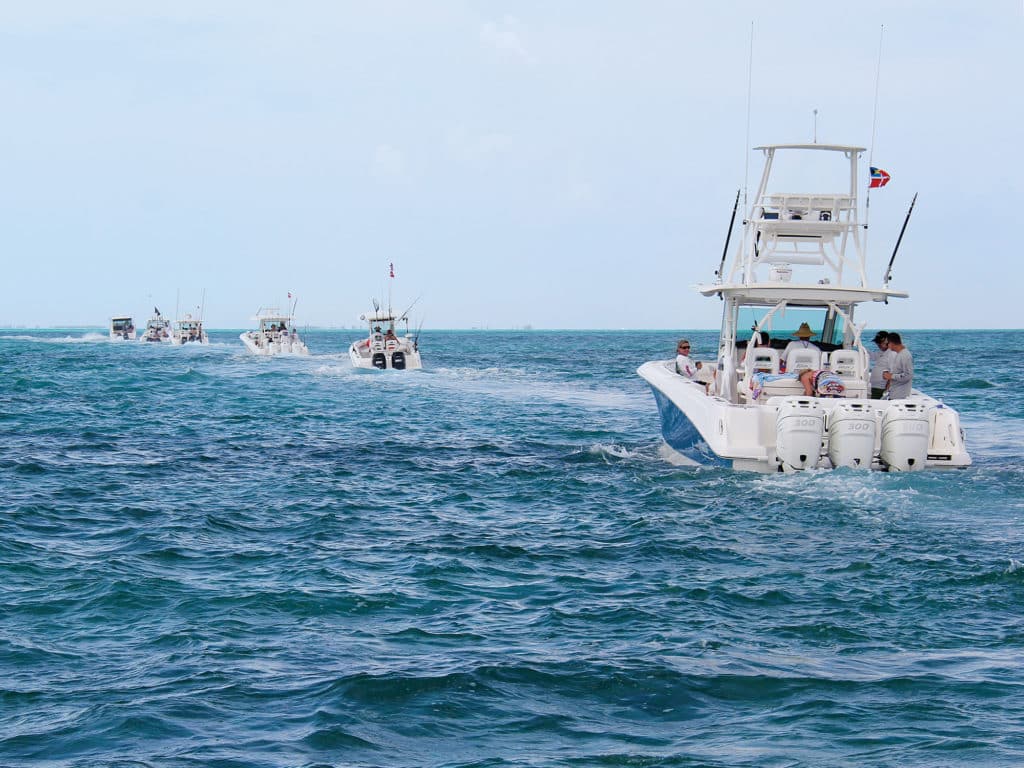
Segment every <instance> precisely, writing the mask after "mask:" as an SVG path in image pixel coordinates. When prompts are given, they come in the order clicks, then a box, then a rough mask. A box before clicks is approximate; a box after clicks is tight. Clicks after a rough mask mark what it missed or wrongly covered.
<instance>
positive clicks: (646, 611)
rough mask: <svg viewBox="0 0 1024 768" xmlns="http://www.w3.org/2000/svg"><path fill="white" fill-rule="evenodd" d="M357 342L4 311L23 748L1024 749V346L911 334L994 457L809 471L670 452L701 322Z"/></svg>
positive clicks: (1007, 761) (785, 761)
mask: <svg viewBox="0 0 1024 768" xmlns="http://www.w3.org/2000/svg"><path fill="white" fill-rule="evenodd" d="M354 335H355V332H326V331H325V332H312V333H311V334H310V335H309V337H308V339H309V346H310V349H311V351H312V352H313V353H314V354H313V356H312V357H310V358H308V359H271V360H266V359H257V358H254V357H249V356H247V355H245V354H244V350H243V348H242V346H241V343H240V342H239V341H238V339H237V333H229V332H221V333H218V332H214V333H213V334H212V340H213V341H214V344H213V345H212V346H210V347H209V348H205V349H204V348H188V347H186V348H167V347H154V346H147V345H143V344H135V345H133V344H124V343H121V344H117V343H109V342H107V341H105V340H104V339H103V338H102V337H101V336H100V335H99V334H84V333H83V332H81V331H71V332H68V331H53V332H42V331H6V332H3V333H0V393H2V398H0V596H2V614H0V765H4V766H246V767H249V766H275V767H276V766H340V765H346V766H348V765H353V766H541V765H543V766H552V765H554V766H625V765H629V766H662V765H664V766H691V765H693V766H696V765H707V766H818V765H828V766H836V765H871V766H945V765H986V766H988V765H1007V766H1008V765H1020V764H1022V763H1024V618H1022V615H1024V534H1022V530H1024V528H1022V525H1021V523H1022V520H1024V460H1022V453H1024V439H1022V438H1024V405H1022V404H1021V392H1022V385H1024V369H1022V364H1021V362H1020V357H1019V355H1016V354H1013V355H1007V354H1006V352H1007V350H1014V349H1016V348H1017V347H1018V346H1019V344H1018V336H1019V334H1018V333H1015V332H1001V333H998V332H997V333H990V332H986V333H985V334H977V333H956V332H927V333H925V332H916V333H914V332H911V333H908V334H906V336H905V340H906V341H907V342H908V344H909V346H910V347H911V349H912V350H913V352H914V354H915V359H916V365H917V377H916V383H917V384H919V385H921V386H922V387H923V388H925V389H926V390H927V391H929V392H930V393H931V394H934V395H936V396H939V397H943V398H945V399H946V400H947V402H949V403H950V404H952V405H954V406H955V407H957V408H959V409H960V410H961V413H962V416H963V421H964V424H965V426H966V428H967V431H968V443H969V448H970V450H971V451H972V453H973V456H974V460H975V464H974V466H973V467H972V468H970V469H968V470H965V471H961V472H955V473H949V474H936V473H927V474H914V475H905V474H904V475H885V474H879V473H874V474H862V473H853V472H845V471H838V472H834V473H828V472H821V473H808V474H803V475H794V476H762V475H752V474H738V473H734V472H732V471H730V470H725V469H720V468H703V467H694V466H691V465H689V464H686V463H685V462H683V461H682V460H681V458H680V457H678V455H677V454H673V453H672V452H670V451H669V450H668V449H667V448H665V447H664V445H663V443H662V441H661V439H660V435H659V432H658V430H659V422H658V415H657V411H656V408H655V405H654V401H653V398H652V397H651V395H650V393H649V391H648V390H647V389H646V385H645V384H644V383H643V382H642V381H641V380H640V379H639V378H638V377H637V376H636V375H635V369H636V367H637V365H639V364H640V363H642V362H644V361H645V360H648V359H651V358H655V357H668V356H670V355H671V354H672V350H673V349H674V342H675V339H676V334H675V333H673V332H636V333H632V332H620V333H602V332H592V333H582V334H564V333H563V334H553V333H539V332H532V333H528V332H523V333H499V332H476V333H473V332H465V333H458V332H451V333H441V332H438V333H433V334H424V338H423V354H424V362H425V365H426V366H427V370H425V371H422V372H418V373H406V374H402V373H355V372H353V371H352V370H351V368H350V367H349V364H348V361H347V358H346V357H345V355H344V350H345V348H346V346H347V344H348V343H349V342H350V341H351V339H352V338H353V337H354ZM689 336H690V338H691V339H692V340H694V341H695V342H696V345H697V347H698V349H697V354H698V356H700V353H701V352H702V351H704V352H706V351H707V350H710V349H712V348H713V344H714V341H715V334H711V333H706V332H698V333H691V334H689ZM950 361H963V363H964V365H963V367H959V366H950Z"/></svg>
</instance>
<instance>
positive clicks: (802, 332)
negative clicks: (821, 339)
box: [793, 323, 818, 339]
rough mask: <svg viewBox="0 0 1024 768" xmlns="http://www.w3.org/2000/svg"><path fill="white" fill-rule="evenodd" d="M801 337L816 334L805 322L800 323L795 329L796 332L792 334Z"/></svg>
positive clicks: (809, 336) (804, 337) (806, 337)
mask: <svg viewBox="0 0 1024 768" xmlns="http://www.w3.org/2000/svg"><path fill="white" fill-rule="evenodd" d="M793 335H794V336H797V337H798V338H801V339H809V338H811V336H817V335H818V334H816V333H815V332H814V331H812V330H811V326H809V325H808V324H807V323H800V327H799V328H797V329H796V333H794V334H793Z"/></svg>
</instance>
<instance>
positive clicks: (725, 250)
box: [715, 189, 740, 282]
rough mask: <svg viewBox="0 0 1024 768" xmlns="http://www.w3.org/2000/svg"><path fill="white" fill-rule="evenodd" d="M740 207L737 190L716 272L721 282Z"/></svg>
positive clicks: (738, 191)
mask: <svg viewBox="0 0 1024 768" xmlns="http://www.w3.org/2000/svg"><path fill="white" fill-rule="evenodd" d="M739 207H740V190H738V189H737V190H736V202H734V203H733V204H732V217H731V218H730V219H729V230H728V231H727V232H726V233H725V247H724V248H722V262H721V263H720V264H719V265H718V271H717V272H715V277H717V278H718V280H719V282H721V280H722V270H724V269H725V257H726V256H727V255H728V253H729V240H730V239H731V238H732V228H733V225H734V224H736V209H737V208H739Z"/></svg>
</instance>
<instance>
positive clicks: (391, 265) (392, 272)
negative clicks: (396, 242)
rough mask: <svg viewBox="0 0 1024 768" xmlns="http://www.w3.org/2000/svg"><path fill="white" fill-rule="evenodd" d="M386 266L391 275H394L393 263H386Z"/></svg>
mask: <svg viewBox="0 0 1024 768" xmlns="http://www.w3.org/2000/svg"><path fill="white" fill-rule="evenodd" d="M388 268H389V269H390V270H391V276H392V277H394V276H395V265H394V263H391V264H388Z"/></svg>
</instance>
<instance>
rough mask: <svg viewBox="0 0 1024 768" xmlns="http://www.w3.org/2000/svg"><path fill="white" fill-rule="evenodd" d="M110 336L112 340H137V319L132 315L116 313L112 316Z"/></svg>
mask: <svg viewBox="0 0 1024 768" xmlns="http://www.w3.org/2000/svg"><path fill="white" fill-rule="evenodd" d="M109 338H110V340H111V341H135V321H134V320H133V319H132V316H131V315H115V316H114V317H112V318H110V331H109Z"/></svg>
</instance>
